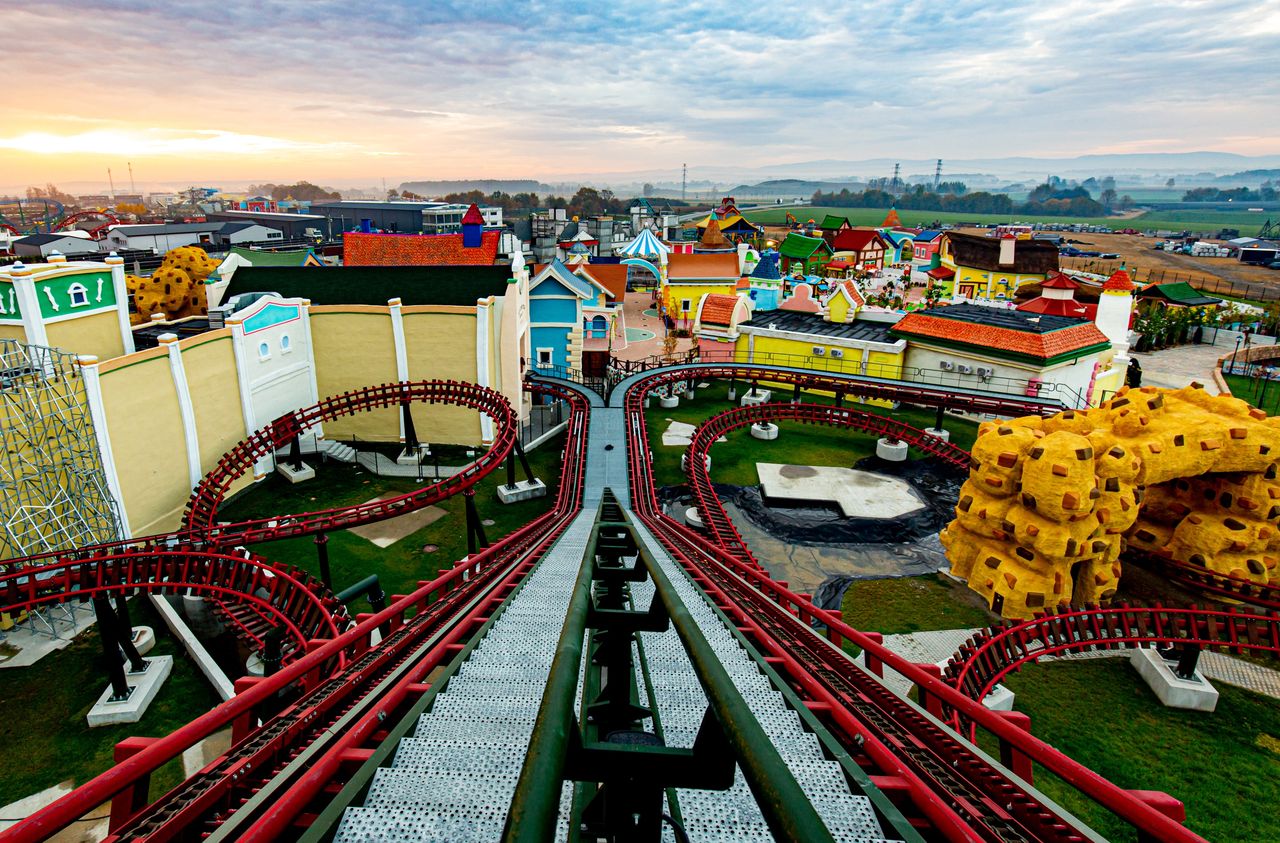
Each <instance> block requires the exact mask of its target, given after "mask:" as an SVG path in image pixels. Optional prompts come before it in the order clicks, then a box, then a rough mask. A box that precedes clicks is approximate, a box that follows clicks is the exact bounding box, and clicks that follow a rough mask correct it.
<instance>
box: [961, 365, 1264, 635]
mask: <svg viewBox="0 0 1280 843" xmlns="http://www.w3.org/2000/svg"><path fill="white" fill-rule="evenodd" d="M1278 464H1280V419H1271V418H1267V417H1266V415H1265V414H1264V413H1262V412H1261V411H1258V410H1254V409H1252V408H1250V407H1249V405H1247V404H1246V403H1245V402H1243V401H1241V400H1239V399H1237V398H1232V397H1230V396H1212V395H1209V394H1208V393H1206V392H1205V391H1204V390H1202V389H1198V388H1193V387H1186V388H1184V389H1179V390H1163V389H1157V388H1154V387H1146V388H1143V389H1139V390H1127V389H1126V390H1121V391H1120V392H1119V393H1118V394H1117V395H1116V396H1115V398H1113V399H1112V400H1111V401H1108V402H1106V403H1104V404H1103V405H1102V406H1101V407H1098V408H1096V409H1090V410H1083V411H1070V410H1068V411H1066V412H1063V413H1059V414H1058V415H1056V416H1052V417H1050V418H1047V419H1042V418H1038V417H1028V418H1021V419H1013V420H1010V421H1007V422H988V423H985V424H983V425H982V427H981V428H980V430H979V435H978V439H977V441H976V442H975V443H974V446H973V451H972V460H971V462H970V465H971V470H970V473H969V479H968V480H966V481H965V483H964V486H963V487H962V488H961V490H960V501H959V503H958V505H957V506H956V517H955V520H953V521H952V522H951V523H950V524H948V525H947V527H946V528H945V529H943V531H942V535H941V539H942V544H943V546H944V547H945V548H946V551H947V557H948V559H949V560H950V562H951V572H952V574H954V575H955V576H957V577H961V578H963V579H965V580H966V581H967V582H968V583H969V587H970V588H971V589H973V590H974V591H976V592H978V593H979V594H981V595H982V596H983V597H985V598H986V599H987V601H988V602H989V603H990V604H991V606H992V608H993V609H994V610H996V611H999V612H1001V613H1002V614H1003V615H1004V616H1005V617H1009V618H1029V617H1031V616H1032V615H1034V614H1035V613H1036V612H1037V611H1040V610H1042V609H1044V608H1046V607H1052V606H1057V605H1060V604H1067V603H1076V604H1081V603H1103V604H1105V603H1107V602H1108V601H1109V600H1110V599H1111V598H1112V597H1113V596H1114V595H1115V592H1116V587H1117V585H1118V583H1119V580H1120V572H1121V566H1120V555H1121V553H1122V552H1123V551H1124V549H1125V548H1126V546H1127V545H1130V544H1131V545H1133V546H1134V547H1135V548H1139V549H1142V550H1146V551H1149V552H1152V553H1158V554H1161V555H1165V556H1168V557H1171V558H1173V559H1176V560H1178V561H1181V562H1186V563H1189V564H1193V565H1200V566H1203V567H1205V568H1207V569H1209V570H1211V571H1215V572H1217V573H1222V574H1229V575H1231V576H1236V577H1243V578H1246V579H1250V580H1253V581H1254V582H1259V583H1271V584H1280V571H1278V570H1277V559H1280V529H1278V528H1277V523H1280V482H1277V466H1278Z"/></svg>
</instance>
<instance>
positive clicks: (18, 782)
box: [0, 598, 219, 816]
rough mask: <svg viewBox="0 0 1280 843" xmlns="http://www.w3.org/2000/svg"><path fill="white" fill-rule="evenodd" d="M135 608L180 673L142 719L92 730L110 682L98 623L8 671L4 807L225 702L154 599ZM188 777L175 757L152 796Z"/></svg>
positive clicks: (2, 740)
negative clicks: (92, 711) (133, 740)
mask: <svg viewBox="0 0 1280 843" xmlns="http://www.w3.org/2000/svg"><path fill="white" fill-rule="evenodd" d="M129 614H130V616H131V619H132V621H133V624H134V625H135V626H149V627H151V628H152V629H154V630H155V632H156V646H155V648H154V649H153V650H152V651H151V652H150V653H149V654H148V655H149V656H159V655H172V656H173V657H174V659H173V671H172V672H171V673H170V674H169V678H168V679H167V680H166V681H165V683H164V687H163V688H161V689H160V693H159V695H158V696H157V697H156V698H155V700H154V701H153V702H152V703H151V707H150V708H148V709H147V713H146V715H145V716H144V717H143V718H142V719H141V720H140V721H138V722H137V723H128V724H124V725H121V726H101V727H99V728H96V729H90V728H89V724H88V723H86V722H85V716H86V715H87V714H88V713H89V708H90V707H91V706H92V705H93V704H94V703H95V702H97V699H98V695H99V694H101V693H102V691H103V689H104V688H106V687H107V680H106V677H105V674H104V673H103V671H102V645H101V644H100V643H99V639H98V632H97V627H91V628H90V629H88V630H86V631H85V632H83V633H81V635H80V636H79V637H78V638H76V639H75V640H74V641H72V642H71V643H70V644H69V645H67V647H66V648H65V649H62V650H58V651H57V652H54V653H51V654H49V655H47V656H45V657H44V658H43V659H41V660H40V661H38V662H36V663H35V664H33V665H31V666H30V667H21V668H18V667H15V668H8V669H7V670H6V671H5V680H4V682H3V683H0V706H3V708H4V710H5V711H6V712H8V716H6V717H5V718H4V721H3V723H2V724H0V805H7V804H9V803H10V802H14V801H16V800H18V799H22V798H23V797H26V796H30V795H31V794H33V793H37V792H39V791H41V790H44V789H45V788H47V787H52V786H53V785H55V784H58V783H59V782H63V781H67V780H70V781H72V782H74V783H75V784H77V785H79V784H84V783H85V782H86V781H88V780H89V779H91V778H93V777H94V776H96V775H97V774H98V773H101V772H102V771H103V770H106V769H107V768H108V767H110V766H112V764H113V763H114V762H113V760H112V752H113V749H114V747H115V745H116V743H117V742H119V741H122V740H124V739H125V738H127V737H130V736H133V735H146V736H149V737H157V738H160V737H164V736H165V735H167V734H169V733H170V732H172V731H173V730H175V729H177V728H178V727H179V726H182V725H184V724H186V723H188V722H190V721H191V720H193V719H195V718H196V717H198V716H200V715H201V714H204V713H205V712H206V711H208V710H209V709H211V708H213V707H214V706H215V705H217V704H218V702H219V700H218V697H217V695H216V694H215V693H214V692H213V689H212V688H211V687H210V686H209V683H208V681H207V680H205V678H204V677H203V676H202V675H201V674H200V671H199V670H197V669H196V666H195V664H194V663H193V662H192V661H191V659H190V658H189V657H188V656H187V654H186V652H185V651H184V650H183V649H182V647H181V645H179V644H177V643H176V642H175V641H174V640H173V639H172V638H170V637H169V630H168V629H167V628H166V627H165V625H164V622H163V621H162V620H160V616H159V615H158V614H156V611H155V609H153V608H152V607H151V601H149V600H147V599H145V598H135V599H133V600H131V601H129ZM183 778H185V776H184V775H183V773H182V762H181V761H180V760H174V761H171V762H169V763H168V764H166V765H165V766H164V767H161V768H160V769H159V770H158V771H157V772H156V773H155V774H154V775H153V776H152V777H151V795H152V796H153V797H154V796H158V795H159V794H161V793H164V792H165V791H167V790H169V789H170V788H172V787H173V786H174V785H176V784H177V783H178V782H180V781H182V779H183ZM104 813H105V810H104V811H98V812H95V813H94V816H101V815H102V814H104Z"/></svg>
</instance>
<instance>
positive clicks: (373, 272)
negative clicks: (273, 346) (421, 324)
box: [223, 266, 511, 307]
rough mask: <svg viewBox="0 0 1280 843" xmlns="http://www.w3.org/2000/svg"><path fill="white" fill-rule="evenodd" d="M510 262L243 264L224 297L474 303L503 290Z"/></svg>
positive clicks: (368, 301) (370, 302) (338, 301)
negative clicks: (264, 295) (274, 295)
mask: <svg viewBox="0 0 1280 843" xmlns="http://www.w3.org/2000/svg"><path fill="white" fill-rule="evenodd" d="M510 278H511V267H509V266H329V267H324V268H317V267H311V266H243V267H241V268H239V269H237V270H236V273H235V275H233V276H231V283H230V284H229V285H228V286H227V291H226V293H225V294H224V296H223V301H226V300H228V299H230V298H231V297H232V296H236V295H239V294H241V293H266V292H270V293H279V294H280V295H282V296H284V297H285V298H304V299H310V300H311V301H312V303H313V304H374V305H379V304H380V305H385V304H386V303H387V301H388V300H389V299H394V298H399V299H400V300H401V301H402V302H404V304H406V305H418V304H445V305H461V306H464V307H465V306H470V305H474V304H475V303H476V299H483V298H487V297H489V296H502V295H505V294H506V292H507V281H508V280H509V279H510Z"/></svg>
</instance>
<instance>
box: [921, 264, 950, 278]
mask: <svg viewBox="0 0 1280 843" xmlns="http://www.w3.org/2000/svg"><path fill="white" fill-rule="evenodd" d="M925 274H926V275H928V276H929V277H930V278H932V279H933V280H935V281H949V280H950V279H952V278H955V277H956V271H955V270H954V269H949V268H948V267H945V266H939V267H935V268H934V269H931V270H929V271H928V272H926V273H925Z"/></svg>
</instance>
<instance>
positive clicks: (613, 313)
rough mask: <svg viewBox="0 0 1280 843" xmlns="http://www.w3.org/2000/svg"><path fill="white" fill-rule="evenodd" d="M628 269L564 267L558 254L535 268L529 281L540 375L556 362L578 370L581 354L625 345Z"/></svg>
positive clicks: (536, 364)
mask: <svg viewBox="0 0 1280 843" xmlns="http://www.w3.org/2000/svg"><path fill="white" fill-rule="evenodd" d="M626 273H627V267H625V266H622V265H619V264H604V265H599V266H597V265H592V264H574V265H572V266H566V265H565V264H564V263H563V262H562V261H560V260H559V259H556V260H553V261H552V262H551V263H549V264H544V265H542V266H535V267H534V275H533V278H532V279H531V281H530V283H529V341H530V347H531V348H532V350H533V361H532V363H531V365H532V368H533V369H535V370H536V371H539V372H542V373H543V374H550V373H552V372H553V371H554V370H555V369H556V368H557V367H566V368H570V369H579V368H582V366H583V361H584V355H585V354H590V353H593V352H596V353H598V352H604V353H606V354H607V352H608V349H609V348H610V347H612V348H613V349H614V350H618V349H621V348H624V347H625V346H626V326H625V325H624V324H623V323H622V308H621V304H622V297H623V295H624V294H625V292H626ZM619 281H620V282H621V283H620V284H619ZM615 288H617V289H615ZM611 330H612V331H613V338H612V339H611V338H610V331H611Z"/></svg>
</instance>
